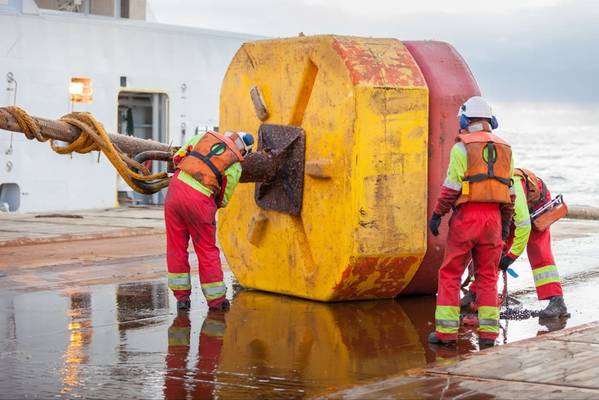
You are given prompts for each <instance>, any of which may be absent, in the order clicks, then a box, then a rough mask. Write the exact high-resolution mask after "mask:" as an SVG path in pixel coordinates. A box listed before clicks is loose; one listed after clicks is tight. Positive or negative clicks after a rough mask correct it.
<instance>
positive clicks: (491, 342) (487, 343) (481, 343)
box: [478, 337, 495, 349]
mask: <svg viewBox="0 0 599 400" xmlns="http://www.w3.org/2000/svg"><path fill="white" fill-rule="evenodd" d="M493 346H495V339H486V338H481V337H479V338H478V347H480V348H481V349H482V348H484V347H493Z"/></svg>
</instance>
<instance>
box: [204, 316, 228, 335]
mask: <svg viewBox="0 0 599 400" xmlns="http://www.w3.org/2000/svg"><path fill="white" fill-rule="evenodd" d="M225 328H226V326H225V323H224V322H223V321H217V320H214V319H206V320H205V321H204V324H203V325H202V334H203V335H208V336H224V334H225Z"/></svg>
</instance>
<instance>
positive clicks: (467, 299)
mask: <svg viewBox="0 0 599 400" xmlns="http://www.w3.org/2000/svg"><path fill="white" fill-rule="evenodd" d="M475 301H476V294H475V293H472V292H470V291H468V292H466V294H465V295H464V297H462V299H461V300H460V307H461V308H465V309H470V308H472V306H473V305H474V302H475Z"/></svg>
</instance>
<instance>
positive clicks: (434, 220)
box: [428, 213, 441, 236]
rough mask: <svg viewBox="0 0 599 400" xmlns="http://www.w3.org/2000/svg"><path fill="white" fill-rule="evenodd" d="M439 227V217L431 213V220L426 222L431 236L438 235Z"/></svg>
mask: <svg viewBox="0 0 599 400" xmlns="http://www.w3.org/2000/svg"><path fill="white" fill-rule="evenodd" d="M439 225H441V216H440V215H439V214H436V213H433V215H432V216H431V220H430V221H429V222H428V229H430V230H431V233H432V234H433V236H437V235H439Z"/></svg>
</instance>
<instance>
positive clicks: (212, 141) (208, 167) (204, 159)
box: [177, 132, 243, 193]
mask: <svg viewBox="0 0 599 400" xmlns="http://www.w3.org/2000/svg"><path fill="white" fill-rule="evenodd" d="M235 135H237V134H236V133H234V134H233V136H231V137H230V138H229V137H225V136H223V135H221V134H220V133H216V132H206V133H205V134H204V136H202V138H201V139H200V140H199V141H198V142H197V143H196V144H195V146H193V149H192V150H191V151H190V152H188V153H187V154H185V156H184V158H183V160H182V161H181V162H179V165H178V166H177V168H179V169H180V170H181V171H184V172H187V173H188V174H189V175H191V176H193V177H194V178H195V179H196V180H197V181H198V182H200V183H201V184H202V185H204V186H206V187H207V188H208V189H210V190H212V192H213V193H219V192H220V190H221V187H222V185H223V175H224V173H225V170H226V169H227V168H229V167H230V166H231V165H233V164H234V163H236V162H238V161H242V160H243V156H242V155H241V152H240V151H239V149H238V148H237V146H235V142H234V141H235V140H236V139H237V138H238V137H236V136H235Z"/></svg>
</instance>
